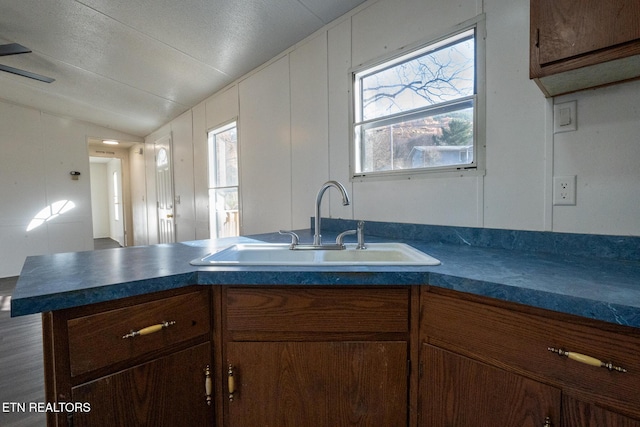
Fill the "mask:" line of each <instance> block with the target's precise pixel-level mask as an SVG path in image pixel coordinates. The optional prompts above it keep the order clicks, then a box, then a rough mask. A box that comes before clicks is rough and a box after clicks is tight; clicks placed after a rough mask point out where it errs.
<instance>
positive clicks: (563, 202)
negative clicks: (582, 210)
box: [553, 175, 576, 206]
mask: <svg viewBox="0 0 640 427" xmlns="http://www.w3.org/2000/svg"><path fill="white" fill-rule="evenodd" d="M575 204H576V176H575V175H567V176H554V177H553V205H554V206H575Z"/></svg>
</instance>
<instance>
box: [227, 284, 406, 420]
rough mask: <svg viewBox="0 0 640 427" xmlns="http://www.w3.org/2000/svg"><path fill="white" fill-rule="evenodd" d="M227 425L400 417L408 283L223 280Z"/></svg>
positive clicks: (403, 417) (403, 409)
mask: <svg viewBox="0 0 640 427" xmlns="http://www.w3.org/2000/svg"><path fill="white" fill-rule="evenodd" d="M223 298H224V301H225V304H224V306H225V307H226V315H225V319H224V322H223V323H224V325H225V327H224V330H225V334H226V337H225V340H226V343H225V350H224V351H225V357H226V364H227V369H228V374H229V375H232V382H233V387H232V388H231V390H230V389H229V388H227V389H226V390H225V392H224V393H223V394H224V395H225V400H226V402H225V419H226V425H227V426H228V427H235V426H238V427H244V426H256V427H257V426H301V425H313V426H326V427H335V426H347V425H348V426H375V427H385V426H389V427H397V426H402V425H407V423H408V416H409V415H408V405H409V400H408V389H409V388H408V384H409V381H408V375H409V372H408V359H409V300H410V290H409V288H394V287H389V288H371V287H368V288H364V287H363V288H339V287H332V288H315V287H306V288H291V287H289V288H273V287H272V288H255V287H252V288H248V287H247V288H228V289H226V292H225V293H224V297H223Z"/></svg>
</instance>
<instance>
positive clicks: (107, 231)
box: [88, 138, 135, 247]
mask: <svg viewBox="0 0 640 427" xmlns="http://www.w3.org/2000/svg"><path fill="white" fill-rule="evenodd" d="M134 144H135V143H127V142H119V144H118V145H107V144H105V143H104V142H103V140H101V139H95V138H89V139H88V147H89V165H90V185H91V216H92V222H93V238H94V244H95V243H96V242H97V243H99V245H96V247H97V246H100V247H110V246H114V244H115V245H117V246H130V245H132V244H133V238H132V232H133V220H132V209H131V190H130V170H129V169H130V162H129V152H130V150H131V147H132V146H133V145H134ZM96 239H106V240H102V241H100V242H98V241H97V240H96Z"/></svg>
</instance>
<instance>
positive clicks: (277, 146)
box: [147, 0, 640, 238]
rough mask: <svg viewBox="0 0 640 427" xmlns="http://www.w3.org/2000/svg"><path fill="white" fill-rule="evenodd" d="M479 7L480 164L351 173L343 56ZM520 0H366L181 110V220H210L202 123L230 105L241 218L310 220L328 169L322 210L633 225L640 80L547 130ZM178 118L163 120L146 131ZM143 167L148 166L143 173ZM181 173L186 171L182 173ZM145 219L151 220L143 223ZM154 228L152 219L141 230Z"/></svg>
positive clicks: (461, 17) (279, 222) (480, 222)
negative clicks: (437, 171) (402, 175)
mask: <svg viewBox="0 0 640 427" xmlns="http://www.w3.org/2000/svg"><path fill="white" fill-rule="evenodd" d="M482 13H484V14H485V15H486V174H485V175H484V176H467V177H451V178H423V179H412V180H387V181H377V182H359V181H353V182H350V180H349V178H350V176H349V145H348V144H349V132H350V128H349V123H348V102H349V82H348V70H349V69H350V68H351V67H355V66H358V65H359V64H362V63H365V62H368V61H371V60H373V59H376V58H378V57H380V56H384V55H387V54H388V53H390V52H393V51H395V50H397V49H399V48H402V47H403V46H405V45H410V44H414V43H416V42H419V41H422V40H425V41H426V40H428V39H429V38H431V37H433V36H434V35H438V34H439V33H441V32H442V31H446V30H447V29H450V28H452V27H454V26H455V25H457V24H459V23H461V22H464V21H466V20H469V19H472V18H474V17H475V16H477V15H479V14H482ZM528 27H529V1H528V0H484V1H480V0H457V1H450V0H430V1H425V0H379V1H371V2H368V3H365V4H364V5H363V6H361V7H359V8H357V9H356V10H355V11H353V12H351V13H349V14H348V15H345V16H344V17H341V18H339V19H338V20H336V21H335V22H333V23H331V24H330V25H328V26H327V27H326V28H324V29H323V30H321V31H318V32H317V33H315V34H314V35H312V36H311V37H309V38H308V39H306V40H304V41H302V42H301V43H299V44H297V45H296V46H293V47H292V48H291V49H289V50H287V51H286V52H283V54H281V55H279V56H277V57H276V58H274V59H273V60H272V61H270V62H269V63H267V64H265V65H264V66H262V67H260V68H258V69H256V70H254V71H253V72H252V73H250V74H248V75H247V76H244V77H242V78H241V79H239V80H238V81H237V82H236V83H234V84H233V85H230V86H229V87H227V88H226V89H224V90H222V91H221V92H219V93H216V94H213V95H212V96H211V97H210V98H209V99H207V100H205V101H203V102H202V103H201V104H199V105H197V106H194V107H193V109H192V110H191V119H192V125H193V128H192V132H191V135H190V136H189V132H188V131H186V130H185V131H183V132H181V136H178V135H177V134H176V133H174V138H173V144H174V147H178V146H180V147H182V148H183V149H184V153H185V156H187V155H188V154H187V153H188V151H189V150H192V153H193V158H194V161H193V171H192V172H190V171H189V170H188V168H187V167H184V168H182V170H181V171H178V170H177V169H176V174H178V173H185V174H188V175H189V178H193V185H192V186H191V187H190V188H187V187H188V185H185V187H184V190H183V194H182V195H181V196H182V197H181V200H182V201H183V202H184V200H185V194H187V193H188V192H189V191H191V195H190V196H191V198H192V199H193V200H194V206H195V208H194V211H193V212H189V215H192V216H191V219H190V222H189V223H190V224H192V225H190V226H191V227H192V230H191V233H185V236H186V235H187V234H192V235H194V236H196V237H197V238H204V237H207V236H208V233H207V232H206V228H205V227H206V217H207V209H208V207H207V202H206V200H207V194H206V177H207V174H206V173H207V166H206V132H207V130H209V129H211V128H213V127H215V126H217V125H219V124H222V123H225V122H227V121H229V120H231V119H234V118H237V119H238V123H239V124H238V125H239V145H240V168H241V182H240V186H241V193H242V211H243V215H242V223H243V224H242V232H243V233H244V234H249V233H257V232H267V231H274V230H277V229H279V228H289V227H291V228H301V227H307V225H308V223H309V217H310V216H311V215H313V203H314V200H315V193H316V191H317V189H318V188H319V186H320V185H321V184H322V182H324V181H325V180H326V179H338V180H340V181H341V182H343V183H345V184H346V185H347V187H348V188H349V190H350V193H351V196H352V201H353V203H352V206H350V207H343V206H341V204H340V203H339V202H338V200H339V198H338V195H337V194H335V193H336V192H335V191H333V190H330V191H329V193H328V195H329V198H328V200H326V201H325V202H324V205H323V208H324V209H323V215H330V216H334V217H342V218H362V219H369V220H378V221H397V222H415V223H424V224H442V225H453V226H476V227H490V228H507V229H523V230H552V231H557V232H580V233H603V234H622V235H640V221H638V220H637V218H638V208H639V206H640V186H639V185H638V184H637V183H638V182H640V166H639V165H640V141H639V137H638V135H640V112H639V107H638V105H637V100H638V99H640V82H630V83H625V84H620V85H616V86H612V87H608V88H602V89H597V90H589V91H584V92H580V93H576V94H572V95H566V96H564V97H561V98H559V99H557V100H555V101H556V102H562V101H566V100H577V102H578V130H577V131H576V132H571V133H562V134H557V135H554V134H553V131H552V108H553V102H554V101H553V100H549V99H545V98H544V96H543V95H542V92H540V90H539V89H538V88H537V87H536V85H535V84H534V83H533V82H532V81H530V80H529V76H528V70H529V63H528V61H529V59H528V58H529V55H528V49H529V41H528V37H529V32H528ZM183 125H186V120H184V119H178V120H176V121H173V122H171V123H169V124H167V125H166V126H164V127H163V128H162V129H160V130H159V131H158V132H155V133H154V134H153V135H151V136H150V137H148V138H147V142H149V141H150V140H151V139H153V137H154V136H155V135H157V134H160V133H162V132H166V131H171V130H173V129H174V127H182V126H183ZM554 175H577V183H578V193H577V205H576V206H553V205H552V203H551V202H552V178H553V176H554ZM148 177H149V175H148ZM181 179H184V180H185V183H186V181H187V178H186V177H182V178H181ZM150 230H151V227H150ZM150 232H151V231H150Z"/></svg>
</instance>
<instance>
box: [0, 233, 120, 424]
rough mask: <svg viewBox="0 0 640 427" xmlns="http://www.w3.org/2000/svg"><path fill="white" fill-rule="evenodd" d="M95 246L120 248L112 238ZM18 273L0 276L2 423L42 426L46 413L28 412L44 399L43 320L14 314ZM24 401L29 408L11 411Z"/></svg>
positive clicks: (0, 418) (96, 241)
mask: <svg viewBox="0 0 640 427" xmlns="http://www.w3.org/2000/svg"><path fill="white" fill-rule="evenodd" d="M94 244H95V249H108V248H118V247H120V245H119V244H118V243H117V242H115V241H113V240H111V239H95V240H94ZM17 279H18V278H17V277H8V278H0V405H2V406H0V426H2V427H41V426H44V425H45V424H46V423H45V415H44V414H42V413H37V412H29V403H30V402H44V370H43V361H42V320H41V317H40V315H39V314H34V315H30V316H20V317H13V318H12V317H11V315H10V309H11V308H10V304H11V295H12V294H13V290H14V289H15V287H16V282H17ZM12 403H15V404H24V405H25V406H26V411H25V412H21V411H11V407H12V406H13V407H14V408H17V407H18V405H12Z"/></svg>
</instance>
